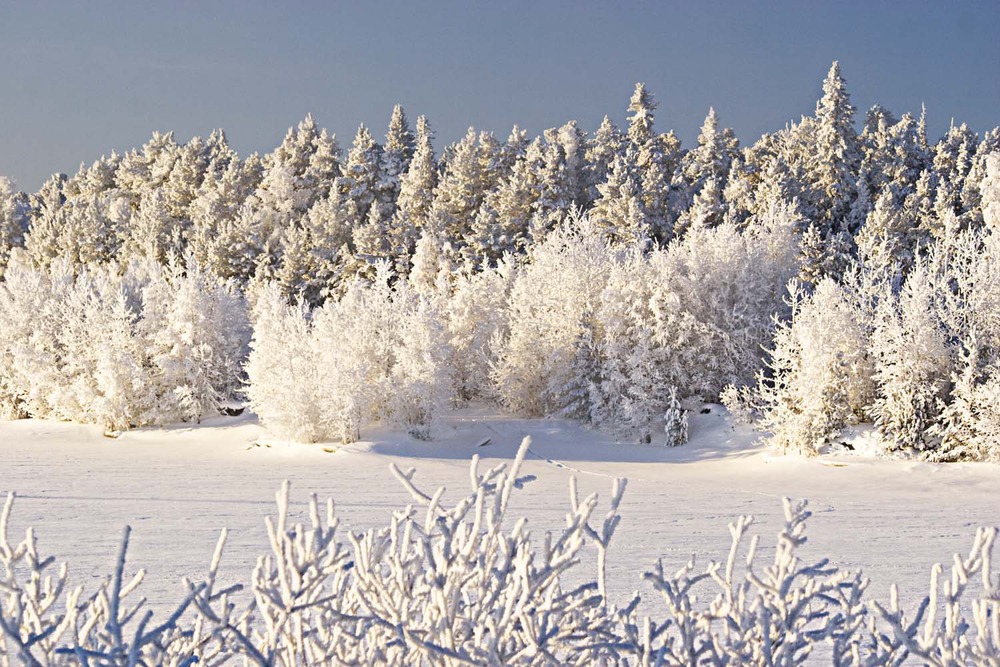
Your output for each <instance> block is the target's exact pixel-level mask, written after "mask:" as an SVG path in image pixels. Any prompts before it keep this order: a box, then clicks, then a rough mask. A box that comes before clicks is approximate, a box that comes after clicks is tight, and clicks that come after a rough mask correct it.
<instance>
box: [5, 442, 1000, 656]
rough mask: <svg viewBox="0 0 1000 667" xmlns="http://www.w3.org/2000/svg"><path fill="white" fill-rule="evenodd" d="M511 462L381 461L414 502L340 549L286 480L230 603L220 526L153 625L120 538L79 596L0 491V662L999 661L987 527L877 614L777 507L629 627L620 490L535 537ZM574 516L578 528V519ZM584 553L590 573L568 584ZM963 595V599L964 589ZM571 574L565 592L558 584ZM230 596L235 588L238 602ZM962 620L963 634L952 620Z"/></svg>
mask: <svg viewBox="0 0 1000 667" xmlns="http://www.w3.org/2000/svg"><path fill="white" fill-rule="evenodd" d="M529 446H530V440H528V439H525V441H524V442H523V443H522V445H521V448H520V450H519V452H518V454H517V457H516V458H515V460H514V462H513V464H512V465H511V466H510V467H508V466H506V465H505V464H500V465H498V466H496V467H494V468H492V469H490V470H487V471H481V470H480V466H479V461H478V460H477V459H473V462H472V466H471V471H470V482H471V485H470V491H469V493H468V495H466V496H465V497H464V498H462V499H461V500H459V501H458V502H456V503H455V504H453V505H451V506H447V505H445V504H444V502H443V495H444V490H443V489H439V490H438V491H437V492H436V493H433V494H427V493H424V492H423V491H421V490H420V489H419V488H417V487H416V486H415V485H414V483H413V471H412V470H410V471H406V472H403V471H401V470H398V469H397V468H395V467H393V472H394V473H395V474H396V476H397V478H398V479H399V480H400V482H401V483H402V484H403V485H404V486H405V487H406V488H407V489H408V490H409V491H410V493H411V495H412V496H413V498H414V502H415V503H416V505H417V506H419V507H420V509H417V507H415V506H413V505H411V506H408V507H406V508H404V509H402V510H400V511H397V512H395V513H394V514H393V516H392V518H391V520H390V522H389V524H388V525H387V526H385V527H382V528H377V529H372V530H369V531H366V532H363V533H348V534H347V535H346V536H342V534H341V532H340V527H339V524H338V520H337V518H336V514H335V511H334V505H333V502H332V501H327V503H326V506H325V508H323V507H321V506H320V505H319V503H318V502H317V500H316V498H315V497H313V498H312V499H311V501H310V503H309V509H308V519H307V521H306V522H305V523H298V522H295V521H294V520H293V519H292V518H291V517H290V516H289V488H288V485H287V483H286V484H285V485H284V486H283V487H282V489H281V491H279V492H278V494H277V501H278V511H277V516H276V517H275V518H270V517H268V518H267V519H266V524H267V529H268V535H269V537H270V547H271V551H270V553H268V554H266V555H264V556H262V557H260V558H259V559H258V561H257V565H256V566H255V568H254V570H253V573H252V575H251V577H250V580H249V581H248V582H247V584H246V590H242V589H243V587H242V586H240V585H234V586H228V587H223V586H221V585H220V584H219V582H218V581H217V579H218V577H217V573H218V568H219V564H220V562H221V558H222V554H223V547H224V544H225V539H226V534H225V531H223V533H222V535H221V537H220V540H219V544H218V547H217V548H216V551H215V555H214V556H213V558H212V560H211V564H210V566H209V569H208V573H207V575H206V577H205V578H204V579H203V580H202V581H199V582H190V581H185V582H184V590H185V593H184V598H183V600H182V601H181V603H180V604H179V605H178V606H177V608H176V609H175V610H174V611H173V612H172V613H170V614H169V615H168V616H167V617H166V618H165V619H163V620H162V621H156V620H154V615H153V612H152V611H150V610H148V609H146V608H145V605H144V603H143V601H142V600H141V599H140V600H138V601H137V600H135V591H136V589H137V587H138V586H139V585H140V583H141V581H142V574H143V573H142V571H139V572H138V573H137V574H135V575H132V576H128V575H127V574H126V569H127V568H126V566H127V563H126V554H127V548H128V539H129V530H128V529H127V528H126V530H125V534H124V539H123V541H122V548H121V551H120V554H119V558H118V561H117V563H116V564H115V566H114V571H113V573H112V575H111V576H110V577H109V578H108V579H107V580H106V581H105V582H104V583H103V584H101V585H100V586H99V587H98V589H97V590H96V591H95V592H93V593H91V594H89V595H84V593H83V592H82V589H81V588H80V587H73V586H71V584H70V582H69V580H68V577H67V571H66V567H65V565H63V566H59V567H56V566H55V565H54V559H52V558H44V557H42V556H40V555H39V553H38V550H37V545H36V539H35V536H34V533H33V532H32V530H31V529H30V528H29V529H28V531H27V533H26V535H25V538H24V540H23V541H21V542H12V541H11V540H10V537H9V520H10V512H11V507H12V505H13V496H10V497H9V498H8V501H7V503H6V505H5V507H4V509H3V512H2V514H0V649H2V652H0V665H2V666H3V667H8V666H10V665H15V664H18V665H19V664H26V665H31V666H33V667H35V666H49V665H129V666H132V665H153V664H156V665H172V666H176V667H180V666H182V665H192V664H196V663H197V664H209V665H218V664H222V663H224V662H228V661H239V662H241V663H243V664H251V665H260V666H265V665H275V666H277V665H280V666H283V667H291V666H292V665H317V664H335V665H342V664H343V665H348V664H349V665H468V664H474V665H553V666H554V665H595V664H596V665H622V666H625V665H630V666H631V665H634V666H640V665H641V666H643V667H648V666H652V665H676V666H678V667H679V666H681V665H706V666H718V667H722V666H732V665H760V666H772V665H773V666H779V665H780V666H792V665H802V664H806V662H807V661H808V662H809V664H816V662H817V659H818V657H819V656H823V655H826V656H829V661H830V664H833V665H844V666H850V667H875V666H883V665H900V664H903V663H904V662H906V661H908V660H909V659H910V658H913V659H915V660H916V661H917V662H919V663H921V664H928V665H935V666H942V667H943V666H945V665H948V666H952V665H996V664H1000V627H998V621H997V618H998V613H1000V577H998V576H997V575H996V574H994V573H993V571H992V567H991V557H992V554H993V546H994V541H995V538H996V530H986V529H981V530H980V531H979V532H978V533H977V536H976V540H975V543H974V545H973V548H972V550H971V551H970V552H969V555H968V557H966V558H960V557H957V556H956V558H955V562H954V565H953V567H952V574H951V578H950V580H946V581H944V582H943V583H942V582H941V577H940V575H941V572H942V570H941V567H940V566H935V567H934V569H933V570H932V575H931V591H930V595H929V596H928V597H927V598H926V599H925V600H924V601H923V602H922V603H921V604H920V605H919V607H918V608H917V610H916V611H915V612H914V613H913V614H909V613H907V612H906V611H905V610H903V609H902V608H901V607H900V605H899V601H898V596H897V594H896V592H895V589H893V592H892V596H891V598H890V600H889V602H888V603H881V602H869V603H866V602H865V601H864V599H863V598H864V593H865V590H866V587H867V580H865V579H864V578H863V577H862V576H861V574H860V573H853V572H845V571H841V570H840V569H838V568H837V567H836V566H834V565H832V564H830V563H829V562H828V561H827V560H825V559H822V560H818V561H816V562H812V561H804V560H802V557H801V556H800V548H801V547H802V545H803V544H804V543H805V541H806V538H805V523H806V520H807V519H808V518H809V516H810V513H809V512H808V511H806V509H805V503H792V502H791V501H788V500H786V501H785V523H784V526H783V528H782V529H781V531H780V533H779V535H778V541H777V545H776V548H775V549H774V556H773V559H772V561H771V563H770V564H768V565H761V564H760V561H759V558H758V556H757V551H758V544H759V538H758V536H753V537H752V538H750V539H749V543H748V532H749V528H750V527H751V525H752V519H751V518H748V517H740V518H739V519H738V520H737V521H735V522H733V523H732V524H730V526H729V530H730V534H731V536H732V548H731V549H730V551H729V554H728V556H727V557H726V558H725V559H724V561H721V562H710V563H709V564H708V565H707V566H706V567H705V569H704V570H703V571H700V572H699V571H697V570H696V569H695V566H694V563H693V561H692V562H690V563H688V564H686V565H684V566H683V567H681V568H680V569H679V570H677V571H676V572H674V573H673V574H670V572H669V570H667V569H665V568H664V566H663V564H662V563H660V564H658V565H657V567H656V569H655V571H654V572H651V573H648V574H647V575H646V579H647V580H648V581H649V582H650V583H651V584H652V587H653V589H654V590H655V591H656V592H657V593H658V594H659V598H660V599H661V602H662V608H661V610H659V611H657V607H656V604H655V603H652V604H650V605H647V606H648V607H649V608H650V609H652V610H653V615H652V616H651V617H640V615H639V612H638V611H637V610H638V603H639V598H638V596H636V597H635V598H634V599H632V600H631V601H628V602H627V604H626V605H625V606H624V607H617V606H615V605H614V604H612V603H611V602H610V601H609V600H608V598H607V594H606V590H605V581H604V573H605V571H606V558H607V554H608V551H607V548H608V546H609V543H610V541H611V538H612V537H613V535H614V532H615V529H616V527H617V526H618V524H619V522H620V520H621V517H620V516H619V514H618V507H619V503H620V501H621V499H622V494H623V492H624V489H625V484H624V480H616V482H615V485H614V489H613V492H612V497H611V503H610V507H609V510H608V512H607V513H606V514H605V515H604V517H603V519H599V521H600V525H599V526H598V525H596V522H595V521H594V520H595V514H594V513H595V511H596V508H597V504H598V502H597V497H596V495H591V496H589V497H588V498H586V499H584V500H580V499H579V497H578V495H577V493H576V485H575V481H572V480H571V494H570V497H571V504H570V511H569V513H568V514H567V518H566V524H565V528H563V529H562V530H561V531H559V532H557V533H555V534H552V533H546V534H545V535H544V536H543V538H542V539H541V540H538V539H534V538H533V536H532V534H531V532H530V531H529V530H528V527H527V523H526V521H525V520H524V519H519V520H518V519H516V517H513V516H509V515H508V506H509V502H510V498H511V496H512V494H513V493H514V492H515V491H516V490H517V489H519V488H521V486H522V485H523V483H524V482H526V481H529V480H530V476H522V474H521V465H522V463H523V461H524V458H525V456H526V454H527V452H528V448H529ZM592 522H594V523H593V524H592ZM588 545H592V546H593V547H594V548H595V550H596V554H597V557H596V560H597V572H596V578H591V577H586V576H582V577H581V575H580V573H579V572H573V574H572V576H566V575H567V574H568V573H569V572H570V571H571V570H574V569H576V570H578V569H579V568H580V566H581V562H583V561H584V560H585V559H587V558H588V552H589V549H588ZM977 578H978V580H979V581H980V582H981V586H978V587H975V588H977V589H978V590H975V591H974V590H973V588H974V586H973V582H974V581H976V580H977ZM569 580H572V581H581V580H583V581H584V582H585V583H582V584H572V585H570V584H568V583H567V582H568V581H569ZM241 591H242V592H241ZM969 609H971V611H972V619H971V622H970V621H969V620H968V619H967V618H965V617H964V616H963V614H964V613H965V612H966V611H967V610H969Z"/></svg>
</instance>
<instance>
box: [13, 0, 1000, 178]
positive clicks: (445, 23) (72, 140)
mask: <svg viewBox="0 0 1000 667" xmlns="http://www.w3.org/2000/svg"><path fill="white" fill-rule="evenodd" d="M835 59H836V60H839V61H840V63H841V68H842V71H843V74H844V76H845V77H846V78H847V83H848V89H849V91H850V92H851V95H852V99H853V101H854V104H855V106H857V107H858V109H859V111H860V112H861V114H860V115H861V116H862V117H863V112H864V111H865V110H867V109H868V108H869V107H871V105H873V104H875V103H876V102H877V103H880V104H882V105H883V106H886V107H888V108H889V109H891V110H892V111H893V112H895V113H896V114H897V115H901V114H902V113H904V112H906V111H911V112H914V113H919V111H920V104H921V102H925V103H926V105H927V112H928V127H929V130H930V132H931V134H932V136H933V138H936V137H937V136H939V135H940V134H942V133H943V132H944V131H945V130H946V129H947V127H948V124H949V122H950V120H951V118H952V117H954V118H955V120H956V122H966V123H968V124H969V125H970V127H972V128H973V129H974V130H976V131H978V132H983V131H985V130H987V129H990V128H992V127H994V126H995V125H997V124H1000V2H997V1H995V0H993V1H990V2H917V1H912V0H911V1H907V2H902V1H894V2H884V1H881V2H880V1H878V0H867V1H865V2H857V1H854V0H851V1H848V0H839V1H831V2H825V3H818V2H811V1H806V0H800V1H798V2H782V3H771V2H735V1H733V2H704V1H698V0H690V1H688V2H683V3H682V2H655V3H654V2H624V1H623V2H614V1H612V0H607V1H606V2H561V1H547V0H535V1H534V2H511V1H504V2H500V1H497V2H472V1H463V2H429V1H424V0H411V1H406V2H379V1H376V0H371V1H369V2H351V3H347V2H334V1H333V0H330V1H328V2H316V3H291V2H274V1H272V2H259V1H251V0H244V1H242V2H181V1H170V2H155V3H153V2H139V1H132V2H72V3H70V2H49V1H44V2H43V1H37V2H36V1H33V0H21V1H20V2H14V3H11V2H7V0H0V174H4V175H7V176H11V177H13V178H15V179H16V180H17V182H18V185H19V186H20V187H21V188H22V189H25V190H34V189H36V188H37V187H38V186H39V185H40V184H41V182H42V181H43V180H44V179H45V177H46V176H47V175H49V174H50V173H52V172H57V171H62V172H68V173H73V172H75V171H76V169H77V167H78V166H79V164H80V163H81V162H82V161H86V162H88V163H89V162H92V161H93V160H95V159H96V158H98V157H99V156H100V155H102V154H104V153H108V152H110V151H111V150H112V149H115V150H118V151H119V152H121V151H125V150H128V149H130V148H132V147H135V146H138V145H141V144H143V143H144V142H145V141H146V140H147V139H148V137H149V135H150V134H151V133H152V131H153V130H160V131H166V130H174V131H175V133H176V136H177V138H178V140H181V141H187V140H188V139H190V137H191V136H193V135H196V134H197V135H202V136H205V135H207V134H208V133H209V132H210V131H211V130H212V129H213V128H216V127H222V128H224V129H225V130H226V133H227V136H228V137H229V140H230V143H231V144H232V145H233V146H234V147H235V148H236V149H237V150H238V151H239V152H240V153H241V154H242V155H247V154H249V153H250V152H252V151H259V152H262V153H263V152H267V151H269V150H271V149H272V148H273V147H274V146H276V145H277V144H278V143H279V142H280V141H281V139H282V137H283V136H284V133H285V130H286V129H287V128H288V127H289V126H290V125H293V124H295V123H297V122H298V121H299V120H301V118H302V117H303V116H304V115H305V114H306V113H307V112H311V113H312V114H313V115H314V117H315V118H316V120H317V122H318V123H319V124H320V125H321V126H323V127H326V128H328V129H330V130H331V131H333V132H335V133H336V134H337V136H338V138H339V140H340V142H341V145H342V146H344V147H345V148H346V147H348V146H349V145H350V142H351V139H352V138H353V136H354V132H355V130H356V128H357V126H358V124H359V123H361V122H364V123H365V124H367V125H369V126H370V127H372V128H373V129H374V131H375V134H376V135H377V136H382V135H384V133H385V126H386V125H387V123H388V120H389V114H390V111H391V109H392V105H393V104H395V103H397V102H398V103H401V104H403V106H404V107H405V109H406V111H407V114H408V115H409V117H410V118H411V121H412V120H414V119H415V118H416V116H417V115H419V114H424V115H426V116H427V117H428V119H429V120H430V122H431V125H432V126H433V127H434V128H435V130H436V131H437V137H438V138H437V141H436V147H437V148H438V150H440V149H441V148H442V147H443V146H444V145H445V144H446V143H448V142H450V141H454V140H455V139H457V138H458V137H459V136H460V135H461V134H462V133H463V132H464V131H465V129H466V128H467V127H468V126H469V125H474V126H476V128H478V129H487V130H492V131H493V132H494V133H496V134H497V135H498V136H500V138H501V139H502V138H505V137H506V136H507V133H508V132H509V130H510V127H511V126H512V125H513V124H514V123H518V124H520V125H521V126H522V127H524V128H525V129H527V130H528V131H529V133H530V134H532V135H534V134H537V133H540V132H541V131H542V130H544V129H545V128H547V127H553V126H557V125H560V124H562V123H564V122H565V121H567V120H569V119H573V118H575V119H577V120H578V121H579V122H580V125H581V127H583V128H584V129H586V130H588V131H591V130H593V129H595V128H596V127H597V125H598V124H599V122H600V120H601V118H602V117H603V116H604V114H608V115H610V116H611V117H612V119H614V120H615V121H616V122H618V123H619V124H621V123H623V122H624V120H625V115H626V114H625V107H626V106H627V105H628V98H629V95H630V93H631V91H632V87H633V85H634V84H635V82H636V81H644V82H645V83H646V84H647V87H648V88H649V89H650V90H651V91H652V92H653V93H654V95H655V96H656V98H657V100H658V101H659V103H660V108H659V111H658V114H657V119H656V125H657V129H659V130H661V131H665V130H667V129H674V130H675V131H676V132H677V134H678V136H679V137H680V138H681V139H682V140H683V141H684V145H686V146H690V145H691V144H692V143H693V142H694V140H695V138H696V137H697V133H698V128H699V126H700V125H701V123H702V120H703V119H704V117H705V114H706V112H707V110H708V107H709V106H714V107H715V109H716V111H717V113H718V114H719V117H720V120H721V122H722V123H723V124H724V125H727V126H730V127H733V128H734V129H735V130H736V132H737V134H738V135H739V137H740V139H741V140H742V141H743V142H744V143H750V142H752V141H753V140H754V139H756V138H757V137H758V136H759V135H760V134H761V133H762V132H766V131H771V130H775V129H779V128H781V127H783V126H784V124H785V123H786V122H787V121H788V120H789V119H797V118H798V117H799V116H800V115H802V114H810V113H812V112H813V110H814V105H815V101H816V99H817V98H818V97H819V95H820V87H821V82H822V79H823V77H824V76H825V75H826V72H827V70H828V69H829V66H830V63H831V61H833V60H835Z"/></svg>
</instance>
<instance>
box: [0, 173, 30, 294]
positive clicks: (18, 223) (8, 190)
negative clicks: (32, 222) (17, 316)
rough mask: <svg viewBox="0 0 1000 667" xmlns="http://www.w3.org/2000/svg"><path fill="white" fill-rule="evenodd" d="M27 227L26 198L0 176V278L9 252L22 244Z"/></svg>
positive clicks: (11, 182) (10, 182) (8, 258)
mask: <svg viewBox="0 0 1000 667" xmlns="http://www.w3.org/2000/svg"><path fill="white" fill-rule="evenodd" d="M27 227H28V202H27V198H26V197H25V196H24V195H22V194H21V193H19V192H17V191H16V190H15V189H14V182H13V181H11V180H10V179H9V178H4V177H0V278H2V277H3V272H4V269H5V268H6V267H7V263H8V262H10V255H11V252H12V251H13V250H14V249H15V248H21V247H23V246H24V234H25V232H26V231H27Z"/></svg>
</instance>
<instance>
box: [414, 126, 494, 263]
mask: <svg viewBox="0 0 1000 667" xmlns="http://www.w3.org/2000/svg"><path fill="white" fill-rule="evenodd" d="M476 139H477V138H476V131H475V130H474V129H473V128H471V127H470V128H469V131H468V132H466V134H465V137H463V138H462V139H461V140H460V141H459V142H458V143H456V144H454V145H453V146H452V147H451V148H450V150H449V151H448V159H447V161H446V165H445V171H444V174H443V175H442V176H441V181H440V182H439V183H438V186H437V189H436V190H435V191H434V203H433V204H432V206H431V211H430V215H429V219H428V225H429V227H430V228H431V229H432V230H433V232H434V233H435V234H437V235H439V236H440V238H441V239H442V240H443V241H444V242H445V243H446V244H447V247H448V248H449V250H448V251H447V252H448V253H449V254H450V255H451V257H452V259H453V260H456V261H457V260H459V258H460V256H461V252H462V249H463V248H464V247H465V245H466V243H467V240H468V238H469V236H470V231H471V229H472V221H473V219H474V218H475V216H476V212H477V211H478V210H479V207H480V205H481V204H482V197H483V194H484V193H483V192H482V190H481V189H480V184H481V182H482V164H481V162H480V159H479V158H480V155H479V146H478V143H477V140H476Z"/></svg>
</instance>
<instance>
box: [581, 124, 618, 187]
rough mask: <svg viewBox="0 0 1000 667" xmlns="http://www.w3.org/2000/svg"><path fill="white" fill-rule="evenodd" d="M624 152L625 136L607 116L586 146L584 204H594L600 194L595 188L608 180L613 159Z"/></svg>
mask: <svg viewBox="0 0 1000 667" xmlns="http://www.w3.org/2000/svg"><path fill="white" fill-rule="evenodd" d="M624 151H625V135H624V134H622V132H621V130H619V129H618V127H617V126H616V125H615V124H614V123H613V122H612V121H611V119H610V118H608V117H607V116H605V117H604V120H603V121H601V126H600V127H599V128H597V132H595V133H594V136H593V137H592V138H591V140H590V141H589V142H588V144H587V152H586V160H587V171H586V174H585V179H584V180H585V182H586V200H585V202H586V204H588V205H589V204H590V203H592V202H594V201H595V200H596V199H597V198H598V197H599V196H600V193H599V192H598V190H597V186H599V185H601V184H603V183H604V182H605V181H607V180H608V171H610V169H611V164H612V163H613V162H614V161H615V158H616V157H617V156H618V155H620V154H622V153H624Z"/></svg>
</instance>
